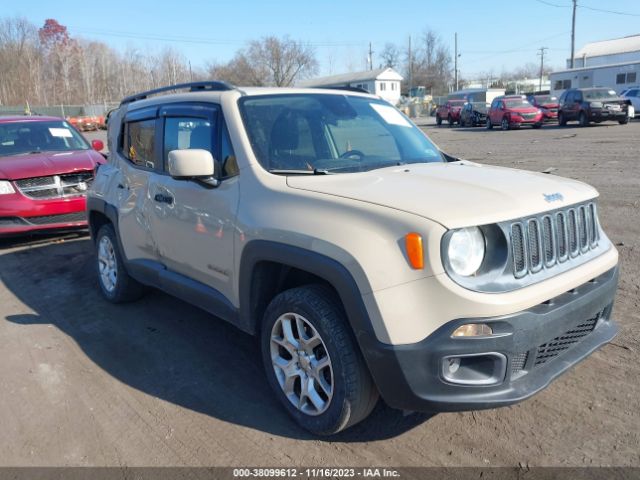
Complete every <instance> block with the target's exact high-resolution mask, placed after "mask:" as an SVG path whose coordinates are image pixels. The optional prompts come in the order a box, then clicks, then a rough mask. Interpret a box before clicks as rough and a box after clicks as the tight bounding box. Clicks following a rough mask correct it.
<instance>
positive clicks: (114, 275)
mask: <svg viewBox="0 0 640 480" xmlns="http://www.w3.org/2000/svg"><path fill="white" fill-rule="evenodd" d="M98 271H99V272H100V282H101V283H102V286H103V287H104V288H105V290H106V291H107V292H109V293H111V292H113V291H114V290H115V288H116V282H117V281H118V263H117V260H116V253H115V250H114V248H113V244H112V243H111V239H110V238H109V237H107V236H106V235H105V236H103V237H102V238H101V239H100V242H99V243H98Z"/></svg>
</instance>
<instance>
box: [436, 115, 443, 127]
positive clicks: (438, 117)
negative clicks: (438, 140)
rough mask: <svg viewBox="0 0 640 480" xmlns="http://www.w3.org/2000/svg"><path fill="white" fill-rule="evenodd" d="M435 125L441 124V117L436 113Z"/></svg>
mask: <svg viewBox="0 0 640 480" xmlns="http://www.w3.org/2000/svg"><path fill="white" fill-rule="evenodd" d="M436 125H437V126H440V125H442V119H441V118H440V115H438V114H436Z"/></svg>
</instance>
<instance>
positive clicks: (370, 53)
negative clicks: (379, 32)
mask: <svg viewBox="0 0 640 480" xmlns="http://www.w3.org/2000/svg"><path fill="white" fill-rule="evenodd" d="M369 70H373V50H371V42H369Z"/></svg>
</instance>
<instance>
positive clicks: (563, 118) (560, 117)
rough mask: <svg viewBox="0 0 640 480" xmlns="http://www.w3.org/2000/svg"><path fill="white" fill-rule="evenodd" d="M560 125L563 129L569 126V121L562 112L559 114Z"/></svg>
mask: <svg viewBox="0 0 640 480" xmlns="http://www.w3.org/2000/svg"><path fill="white" fill-rule="evenodd" d="M558 125H560V126H561V127H566V126H567V119H566V118H565V117H564V113H562V112H560V113H558Z"/></svg>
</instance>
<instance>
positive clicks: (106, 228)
mask: <svg viewBox="0 0 640 480" xmlns="http://www.w3.org/2000/svg"><path fill="white" fill-rule="evenodd" d="M102 242H108V244H109V245H111V248H112V249H113V257H114V260H115V271H116V275H115V282H114V285H113V287H112V288H109V287H110V286H108V285H106V284H105V280H104V277H103V275H102V273H101V268H100V265H101V260H100V247H101V245H102ZM105 245H106V243H105ZM118 245H119V244H118V237H117V236H116V232H115V230H114V228H113V225H111V224H110V223H107V224H105V225H103V226H102V227H101V228H100V230H98V234H97V235H96V242H95V246H96V273H97V275H98V284H99V285H100V291H101V292H102V295H104V298H106V299H107V300H109V301H110V302H111V303H124V302H132V301H134V300H138V299H139V298H140V297H142V296H143V295H144V293H145V287H144V285H142V284H141V283H139V282H138V281H136V280H134V279H133V278H132V277H131V276H130V275H129V273H128V272H127V269H126V267H125V265H124V261H123V260H122V254H121V252H120V248H119V246H118Z"/></svg>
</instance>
